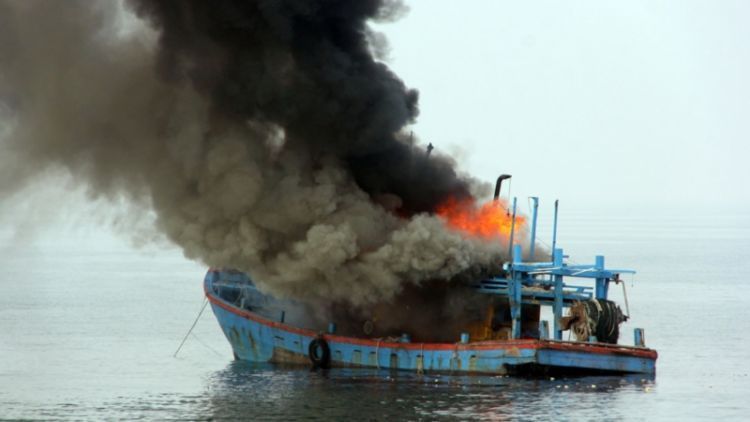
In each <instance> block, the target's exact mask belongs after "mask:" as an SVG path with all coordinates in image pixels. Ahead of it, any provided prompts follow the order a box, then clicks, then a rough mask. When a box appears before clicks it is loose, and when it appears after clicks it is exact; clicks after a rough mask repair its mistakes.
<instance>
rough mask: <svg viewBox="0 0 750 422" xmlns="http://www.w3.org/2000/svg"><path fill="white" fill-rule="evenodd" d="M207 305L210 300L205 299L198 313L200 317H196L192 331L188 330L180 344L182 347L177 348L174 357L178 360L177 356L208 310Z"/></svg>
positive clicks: (191, 327)
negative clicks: (204, 312)
mask: <svg viewBox="0 0 750 422" xmlns="http://www.w3.org/2000/svg"><path fill="white" fill-rule="evenodd" d="M206 305H208V298H207V297H206V298H203V307H201V311H200V312H198V316H197V317H195V321H193V325H192V326H190V329H189V330H188V332H187V334H185V337H184V338H183V339H182V343H180V347H178V348H177V350H176V351H175V352H174V355H172V357H174V358H176V357H177V354H178V353H180V349H182V346H183V345H185V340H187V338H188V336H189V335H190V333H192V332H193V328H195V325H196V324H198V320H199V319H200V317H201V315H203V311H204V310H206Z"/></svg>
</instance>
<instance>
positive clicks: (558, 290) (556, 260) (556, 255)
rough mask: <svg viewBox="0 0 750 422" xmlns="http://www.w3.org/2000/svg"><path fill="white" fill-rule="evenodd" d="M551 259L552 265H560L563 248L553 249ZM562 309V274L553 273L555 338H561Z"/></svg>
mask: <svg viewBox="0 0 750 422" xmlns="http://www.w3.org/2000/svg"><path fill="white" fill-rule="evenodd" d="M552 261H553V266H554V267H556V268H557V267H562V264H563V250H562V249H555V250H554V251H553V252H552ZM562 311H563V276H562V275H559V274H556V275H555V304H554V306H553V312H554V314H555V321H554V328H555V340H562V329H561V327H560V320H561V319H562Z"/></svg>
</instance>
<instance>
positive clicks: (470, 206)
mask: <svg viewBox="0 0 750 422" xmlns="http://www.w3.org/2000/svg"><path fill="white" fill-rule="evenodd" d="M435 213H436V214H437V215H439V216H440V217H442V218H443V219H444V220H445V222H446V223H447V224H448V227H450V228H452V229H454V230H460V231H462V232H465V233H468V234H470V235H472V236H478V237H482V238H484V239H497V238H502V239H507V238H508V237H509V236H510V230H511V224H512V220H513V215H512V214H511V213H510V212H509V210H508V207H507V205H506V203H505V202H504V201H502V200H498V201H489V202H486V203H484V204H482V205H477V202H476V200H475V199H474V198H466V199H460V200H458V199H455V198H448V200H446V201H445V202H443V203H442V204H440V205H438V207H437V209H436V210H435ZM525 222H526V219H525V218H523V217H521V216H518V215H516V232H518V231H519V229H520V228H521V227H523V225H524V224H525Z"/></svg>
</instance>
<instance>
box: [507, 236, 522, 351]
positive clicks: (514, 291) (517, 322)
mask: <svg viewBox="0 0 750 422" xmlns="http://www.w3.org/2000/svg"><path fill="white" fill-rule="evenodd" d="M521 262H523V259H522V251H521V245H515V246H514V247H513V264H520V263H521ZM511 268H512V267H511ZM511 276H512V280H511V289H510V294H511V297H510V316H511V318H512V319H513V326H512V330H513V338H514V339H517V338H521V306H522V301H521V293H522V291H521V289H522V286H521V276H522V274H521V273H520V272H517V271H512V272H511Z"/></svg>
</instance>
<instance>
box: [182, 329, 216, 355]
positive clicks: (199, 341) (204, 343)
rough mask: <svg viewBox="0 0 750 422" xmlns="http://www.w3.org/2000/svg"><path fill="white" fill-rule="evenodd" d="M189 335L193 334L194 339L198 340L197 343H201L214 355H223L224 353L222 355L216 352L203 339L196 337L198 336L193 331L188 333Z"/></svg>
mask: <svg viewBox="0 0 750 422" xmlns="http://www.w3.org/2000/svg"><path fill="white" fill-rule="evenodd" d="M190 335H191V336H193V338H194V339H196V340H198V343H200V344H202V345H203V347H205V348H206V349H208V350H210V351H212V352H214V354H215V355H216V356H219V357H224V355H222V354H221V353H219V352H217V351H216V349H214V348H213V347H211V346H209V345H208V344H206V342H204V341H203V340H201V339H200V338H198V336H196V335H195V333H190Z"/></svg>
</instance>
